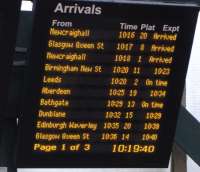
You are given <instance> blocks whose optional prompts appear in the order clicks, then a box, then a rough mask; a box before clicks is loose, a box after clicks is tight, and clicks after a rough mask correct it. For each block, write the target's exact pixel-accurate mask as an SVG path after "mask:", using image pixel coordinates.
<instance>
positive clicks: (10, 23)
mask: <svg viewBox="0 0 200 172" xmlns="http://www.w3.org/2000/svg"><path fill="white" fill-rule="evenodd" d="M19 9H20V1H19V0H15V1H14V2H13V1H12V0H7V1H4V2H1V5H0V61H1V62H0V64H1V67H0V78H1V84H0V89H1V99H0V117H2V116H5V106H6V105H7V97H8V82H9V74H10V71H11V66H12V59H13V56H14V48H15V40H16V31H17V24H18V14H19Z"/></svg>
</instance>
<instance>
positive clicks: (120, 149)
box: [112, 144, 155, 153]
mask: <svg viewBox="0 0 200 172" xmlns="http://www.w3.org/2000/svg"><path fill="white" fill-rule="evenodd" d="M112 152H113V153H154V152H155V146H154V145H138V144H137V145H125V144H114V145H113V146H112Z"/></svg>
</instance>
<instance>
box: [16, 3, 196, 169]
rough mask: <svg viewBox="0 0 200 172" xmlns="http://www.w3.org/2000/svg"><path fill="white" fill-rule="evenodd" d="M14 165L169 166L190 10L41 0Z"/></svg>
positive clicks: (190, 32)
mask: <svg viewBox="0 0 200 172" xmlns="http://www.w3.org/2000/svg"><path fill="white" fill-rule="evenodd" d="M34 10H35V11H34V12H35V20H34V28H33V40H32V47H31V53H30V59H29V63H28V72H27V79H26V88H25V98H24V104H23V106H24V108H23V113H22V114H23V116H22V118H21V119H20V136H19V147H18V148H19V149H18V157H17V161H18V167H60V168H61V167H125V168H126V167H127V168H129V167H143V168H146V167H167V166H168V162H169V157H170V153H171V148H172V142H173V136H174V132H175V126H176V121H177V112H178V109H179V106H180V100H181V95H182V91H183V87H184V79H185V75H186V70H187V65H188V61H189V56H190V51H191V46H192V40H193V35H194V30H195V25H196V19H197V14H198V9H197V8H196V7H192V6H189V7H187V6H181V5H180V6H173V5H168V6H166V5H147V4H146V5H145V4H135V3H109V2H94V1H93V2H86V1H64V0H63V1H61V0H59V1H56V0H55V1H49V0H40V1H38V2H37V3H36V6H35V9H34Z"/></svg>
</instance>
